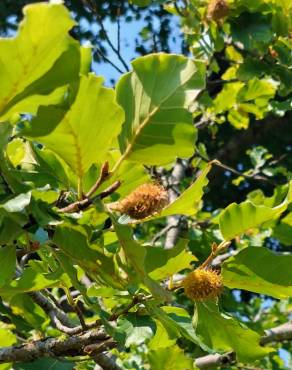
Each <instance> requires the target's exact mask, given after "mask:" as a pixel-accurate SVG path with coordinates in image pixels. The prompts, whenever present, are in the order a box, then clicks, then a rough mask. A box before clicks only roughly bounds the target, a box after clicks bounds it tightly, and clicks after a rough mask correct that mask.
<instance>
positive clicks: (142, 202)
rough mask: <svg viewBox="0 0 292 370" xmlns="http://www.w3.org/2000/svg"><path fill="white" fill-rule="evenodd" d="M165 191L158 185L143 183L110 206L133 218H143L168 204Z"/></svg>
mask: <svg viewBox="0 0 292 370" xmlns="http://www.w3.org/2000/svg"><path fill="white" fill-rule="evenodd" d="M168 202H169V200H168V194H167V191H166V190H165V189H164V188H163V187H162V186H160V185H156V184H150V183H148V184H143V185H140V186H138V188H136V189H135V190H134V191H133V192H132V193H130V194H129V195H128V196H127V197H126V198H124V199H122V200H121V201H120V202H116V203H114V204H111V205H110V208H111V209H113V210H116V211H118V212H121V213H123V214H126V215H128V216H130V217H132V218H135V219H138V220H139V219H143V218H146V217H148V216H151V215H153V214H154V213H157V212H159V211H161V210H162V208H164V207H165V206H166V205H167V204H168Z"/></svg>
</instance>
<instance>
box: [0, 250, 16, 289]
mask: <svg viewBox="0 0 292 370" xmlns="http://www.w3.org/2000/svg"><path fill="white" fill-rule="evenodd" d="M15 263H16V252H15V247H14V246H11V245H7V246H6V247H1V248H0V266H1V274H0V287H1V286H2V285H4V284H5V283H7V282H8V281H9V280H10V279H11V278H12V277H13V275H14V273H15Z"/></svg>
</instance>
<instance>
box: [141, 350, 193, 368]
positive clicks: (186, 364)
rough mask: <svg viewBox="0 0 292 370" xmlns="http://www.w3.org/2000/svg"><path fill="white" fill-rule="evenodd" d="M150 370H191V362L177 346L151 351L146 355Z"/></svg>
mask: <svg viewBox="0 0 292 370" xmlns="http://www.w3.org/2000/svg"><path fill="white" fill-rule="evenodd" d="M148 359H149V364H150V366H151V370H186V369H188V370H192V369H194V366H193V360H192V359H191V358H189V357H187V356H186V355H185V354H184V351H183V350H182V349H181V348H179V347H178V346H177V345H172V346H171V347H166V348H159V349H158V350H151V351H150V352H149V353H148Z"/></svg>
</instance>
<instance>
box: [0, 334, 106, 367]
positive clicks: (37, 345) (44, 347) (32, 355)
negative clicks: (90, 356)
mask: <svg viewBox="0 0 292 370" xmlns="http://www.w3.org/2000/svg"><path fill="white" fill-rule="evenodd" d="M107 339H109V336H108V335H107V334H106V333H105V332H104V331H103V330H101V329H96V330H92V331H88V332H86V333H84V334H82V335H76V336H72V337H69V338H66V339H64V338H46V339H41V340H37V341H33V342H30V343H26V344H23V345H16V346H11V347H2V348H1V349H0V363H1V364H2V363H6V362H19V361H21V362H28V361H33V360H36V359H37V358H40V357H43V356H51V357H56V356H57V357H60V356H84V355H87V354H86V353H84V347H85V346H87V345H90V344H96V343H98V342H99V343H100V344H102V342H103V341H105V340H107Z"/></svg>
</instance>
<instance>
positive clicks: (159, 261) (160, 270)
mask: <svg viewBox="0 0 292 370" xmlns="http://www.w3.org/2000/svg"><path fill="white" fill-rule="evenodd" d="M187 244H188V240H186V239H180V240H179V241H178V243H177V244H176V246H175V247H174V248H171V249H164V248H160V247H146V258H145V268H146V270H147V272H148V273H149V276H150V277H151V278H153V279H155V280H162V279H166V278H167V277H170V276H171V275H174V274H176V273H178V272H180V271H181V270H183V269H186V268H190V267H191V265H190V264H191V262H193V261H196V260H197V259H196V257H195V256H193V255H192V254H191V253H190V252H189V251H187Z"/></svg>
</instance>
